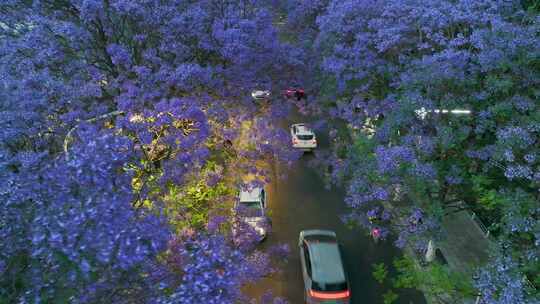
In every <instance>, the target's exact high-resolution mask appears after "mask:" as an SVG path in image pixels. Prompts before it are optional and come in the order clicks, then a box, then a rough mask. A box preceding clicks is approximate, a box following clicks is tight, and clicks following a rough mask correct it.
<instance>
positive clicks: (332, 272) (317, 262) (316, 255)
mask: <svg viewBox="0 0 540 304" xmlns="http://www.w3.org/2000/svg"><path fill="white" fill-rule="evenodd" d="M307 244H308V250H309V256H310V259H311V271H312V277H313V281H315V282H317V283H341V282H344V281H345V280H346V279H345V271H344V270H343V262H342V260H341V254H340V252H339V246H338V244H337V242H318V241H312V242H307Z"/></svg>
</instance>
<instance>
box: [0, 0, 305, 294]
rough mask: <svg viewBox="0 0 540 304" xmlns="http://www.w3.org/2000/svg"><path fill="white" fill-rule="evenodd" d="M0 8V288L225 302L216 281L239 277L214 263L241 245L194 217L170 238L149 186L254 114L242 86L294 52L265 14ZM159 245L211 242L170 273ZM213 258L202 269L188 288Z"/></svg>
mask: <svg viewBox="0 0 540 304" xmlns="http://www.w3.org/2000/svg"><path fill="white" fill-rule="evenodd" d="M0 16H1V18H0V19H1V20H2V21H0V71H1V75H2V77H1V80H0V86H1V90H0V97H1V98H0V113H1V114H0V116H1V117H2V119H1V120H0V129H1V130H2V131H0V137H1V138H2V140H1V145H0V159H1V162H0V165H1V170H0V171H1V173H0V176H1V185H2V186H1V187H2V188H1V189H2V192H1V196H2V203H1V207H0V233H1V236H2V239H3V241H2V244H1V245H0V272H1V280H0V302H2V303H3V302H6V303H12V302H22V303H51V302H55V303H62V302H73V303H88V302H100V303H102V302H129V303H134V302H149V301H153V300H159V301H166V302H167V301H168V302H169V303H192V300H193V299H195V298H196V299H198V300H197V301H199V302H200V303H217V302H219V303H233V302H234V301H236V300H237V298H238V296H239V295H238V293H228V296H227V297H223V298H219V297H216V293H218V292H219V291H220V290H222V289H223V288H224V287H223V286H226V285H227V286H229V285H230V286H233V285H234V286H235V288H237V287H238V286H236V285H235V284H240V283H241V282H244V281H243V280H241V279H235V280H231V281H230V282H229V278H228V277H227V276H223V275H222V274H219V271H220V269H233V268H234V267H233V265H235V263H236V261H237V259H236V258H235V257H236V256H237V255H238V253H236V251H235V249H232V248H229V249H224V248H228V247H227V246H229V245H227V244H225V243H224V241H223V240H221V238H224V236H219V235H217V236H211V237H208V236H207V232H204V231H195V234H194V235H193V236H191V238H190V239H189V241H187V240H186V241H185V243H183V244H182V245H180V246H176V247H171V246H170V240H171V238H172V234H171V229H169V225H168V223H169V221H168V220H167V219H166V218H165V215H166V213H165V212H164V204H165V203H166V202H164V201H163V200H162V198H163V195H165V194H166V193H167V192H168V190H170V188H171V187H172V186H175V185H176V186H178V185H182V184H183V183H185V182H186V180H185V179H186V178H192V177H194V176H197V174H195V173H196V172H197V171H199V170H200V168H202V167H203V166H204V164H205V162H206V161H207V159H208V158H209V157H212V154H213V153H215V152H216V150H217V149H220V147H222V146H223V143H224V142H225V143H227V142H229V143H230V142H232V141H234V140H235V138H236V137H237V136H238V135H239V134H238V132H237V130H235V129H234V128H235V127H236V126H237V125H238V124H240V123H241V120H243V119H245V117H250V118H252V117H253V115H255V113H256V112H257V109H256V108H255V107H254V106H253V104H250V100H248V97H249V91H250V90H251V89H253V88H255V87H256V86H257V85H259V86H269V87H271V84H272V83H273V81H274V80H275V79H276V78H275V77H276V75H280V74H283V71H287V70H289V69H292V68H293V67H294V66H295V65H297V64H298V62H297V61H296V60H289V59H288V58H289V57H288V56H286V55H287V53H288V50H289V49H290V47H289V46H287V45H284V44H280V43H279V41H278V39H277V31H276V30H275V28H274V27H273V25H272V21H273V20H272V19H273V16H272V13H271V12H270V11H269V10H268V9H267V8H265V6H264V5H262V4H261V3H259V2H258V1H250V0H246V1H217V0H205V1H178V0H166V1H152V0H151V1H124V0H112V1H111V0H91V1H86V0H85V1H82V0H69V1H56V0H49V1H19V0H13V1H11V0H10V1H3V2H2V4H0ZM268 115H272V112H269V113H268ZM269 132H272V131H269ZM271 144H272V145H275V147H280V146H283V145H282V144H280V143H277V142H272V143H271ZM259 150H260V149H257V150H256V151H255V153H259V152H260V151H259ZM214 178H216V177H214ZM217 178H219V177H217ZM167 244H169V245H167ZM171 248H177V250H180V251H182V253H181V254H180V253H179V254H180V255H182V256H189V255H190V254H192V253H190V252H195V251H197V250H202V251H204V252H208V251H209V252H210V253H209V254H208V255H201V256H200V257H197V259H196V260H190V261H189V262H186V263H184V264H182V267H185V269H183V270H181V271H179V272H174V271H173V272H171V271H172V270H171V269H166V268H163V267H162V266H163V265H167V263H166V262H165V261H166V260H167V258H168V257H170V256H171V255H172V256H174V253H171ZM197 248H200V249H197ZM214 252H215V254H218V255H219V258H218V257H217V256H213V253H214ZM216 259H218V261H217V262H219V263H220V264H219V267H217V266H216V267H217V269H216V271H218V275H217V276H216V277H215V280H210V281H208V282H207V283H208V285H206V286H205V287H204V288H203V289H201V290H199V293H195V294H193V295H189V296H188V295H185V294H184V293H183V291H188V292H190V291H191V287H192V286H191V285H189V284H199V283H198V282H199V281H198V280H199V279H197V278H198V277H197V276H199V277H200V278H201V279H203V278H204V277H205V276H206V275H207V273H206V272H207V271H210V269H211V268H212V267H213V265H217V264H216V263H217V262H216ZM198 265H202V266H198ZM201 267H202V268H201ZM205 267H206V268H205ZM240 269H243V268H240ZM154 272H155V273H154ZM171 273H172V274H173V275H176V279H177V280H176V281H175V280H174V279H172V280H171V279H170V278H171ZM160 278H163V281H160ZM171 282H172V283H171ZM175 283H176V285H175ZM186 284H187V285H186ZM228 288H229V287H228ZM233 289H234V288H233V287H230V290H233ZM175 290H176V291H175ZM168 296H171V298H170V299H167V298H168ZM152 299H153V300H152ZM216 301H217V302H216Z"/></svg>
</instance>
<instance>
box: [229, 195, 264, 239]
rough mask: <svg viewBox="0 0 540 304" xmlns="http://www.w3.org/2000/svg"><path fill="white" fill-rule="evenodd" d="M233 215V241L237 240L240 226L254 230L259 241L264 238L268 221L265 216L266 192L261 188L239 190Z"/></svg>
mask: <svg viewBox="0 0 540 304" xmlns="http://www.w3.org/2000/svg"><path fill="white" fill-rule="evenodd" d="M233 213H234V215H235V218H236V221H235V223H234V224H233V229H232V232H233V239H239V237H240V235H239V234H240V233H245V229H241V226H242V225H246V226H247V227H251V228H252V229H253V230H255V232H256V234H257V237H258V239H259V241H262V240H264V239H265V238H266V235H267V233H268V227H269V223H270V220H269V218H268V217H267V216H266V192H265V191H264V188H262V187H255V188H253V189H251V190H241V191H240V194H239V195H238V200H237V201H236V203H235V206H234V210H233Z"/></svg>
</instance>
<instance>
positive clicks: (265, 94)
mask: <svg viewBox="0 0 540 304" xmlns="http://www.w3.org/2000/svg"><path fill="white" fill-rule="evenodd" d="M251 97H253V99H254V100H268V99H269V98H270V91H268V90H253V91H252V92H251Z"/></svg>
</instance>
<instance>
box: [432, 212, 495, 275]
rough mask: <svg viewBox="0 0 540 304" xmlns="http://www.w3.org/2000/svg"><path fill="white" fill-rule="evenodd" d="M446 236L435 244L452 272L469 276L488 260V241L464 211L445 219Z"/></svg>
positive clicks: (443, 224)
mask: <svg viewBox="0 0 540 304" xmlns="http://www.w3.org/2000/svg"><path fill="white" fill-rule="evenodd" d="M442 226H443V229H444V230H445V231H446V233H447V234H446V236H445V238H444V239H443V241H440V242H437V247H438V248H440V250H441V251H442V253H443V255H444V257H445V258H446V260H447V262H448V265H449V267H450V268H451V269H452V270H455V271H459V272H461V273H465V274H468V275H471V276H472V274H473V273H474V271H475V270H476V268H477V267H479V266H482V265H484V264H485V263H486V262H487V261H488V259H489V252H488V250H489V246H490V240H489V239H488V238H487V237H486V236H485V234H484V232H483V231H482V230H481V229H480V227H478V225H477V224H476V222H475V221H474V220H473V219H472V218H471V216H470V214H469V213H468V212H466V211H460V212H457V213H454V214H450V215H448V216H446V217H445V219H444V220H443V223H442Z"/></svg>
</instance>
